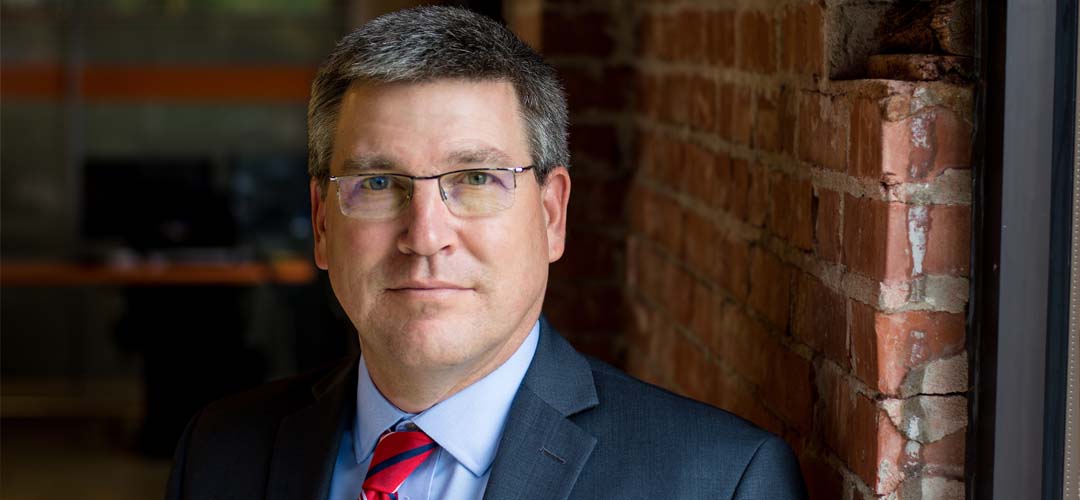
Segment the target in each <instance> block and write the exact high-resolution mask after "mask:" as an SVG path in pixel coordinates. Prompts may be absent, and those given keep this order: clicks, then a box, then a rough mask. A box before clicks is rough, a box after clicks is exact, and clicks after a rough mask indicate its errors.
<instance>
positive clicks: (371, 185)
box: [360, 175, 390, 191]
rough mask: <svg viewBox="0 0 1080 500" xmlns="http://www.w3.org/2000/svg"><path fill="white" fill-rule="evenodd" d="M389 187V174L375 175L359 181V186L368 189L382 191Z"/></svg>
mask: <svg viewBox="0 0 1080 500" xmlns="http://www.w3.org/2000/svg"><path fill="white" fill-rule="evenodd" d="M388 187H390V176H388V175H377V176H373V177H368V178H366V179H364V180H362V181H360V188H361V189H367V190H370V191H382V190H383V189H386V188H388Z"/></svg>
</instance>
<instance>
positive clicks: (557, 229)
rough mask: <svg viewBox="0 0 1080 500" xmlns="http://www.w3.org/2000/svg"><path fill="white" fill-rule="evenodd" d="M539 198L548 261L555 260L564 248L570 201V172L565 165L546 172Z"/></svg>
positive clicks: (560, 255)
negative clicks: (544, 228) (542, 208)
mask: <svg viewBox="0 0 1080 500" xmlns="http://www.w3.org/2000/svg"><path fill="white" fill-rule="evenodd" d="M541 198H542V199H541V203H543V205H544V225H545V226H546V227H547V241H548V262H555V261H557V260H559V258H560V257H562V254H563V249H564V248H566V206H567V203H568V202H569V201H570V173H569V172H568V171H567V170H566V167H555V168H553V169H552V170H551V171H550V172H548V175H547V179H546V180H545V182H544V186H543V187H542V188H541Z"/></svg>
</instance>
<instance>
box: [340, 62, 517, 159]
mask: <svg viewBox="0 0 1080 500" xmlns="http://www.w3.org/2000/svg"><path fill="white" fill-rule="evenodd" d="M519 110H520V106H519V104H518V99H517V93H516V92H515V90H514V87H513V85H512V84H511V83H510V82H508V81H501V80H498V81H472V80H450V79H447V80H436V81H433V82H424V83H393V84H370V83H354V84H353V85H351V86H350V87H349V89H348V90H347V91H346V92H345V95H344V96H343V97H342V102H341V108H340V113H339V116H338V125H337V130H336V133H335V140H334V159H333V162H332V168H334V169H335V170H340V169H341V168H342V167H343V166H344V165H352V164H355V163H357V161H356V160H360V159H364V158H372V157H378V158H380V162H382V163H394V164H397V165H398V166H401V167H402V169H403V170H416V169H417V168H423V169H430V168H436V167H440V166H446V165H451V164H453V163H455V162H461V161H462V159H469V158H474V159H475V158H478V157H480V159H479V160H477V161H487V160H493V159H500V160H502V159H505V161H504V162H509V163H511V164H516V163H521V164H523V165H524V164H527V163H528V159H529V155H528V147H527V141H526V134H525V130H524V120H523V119H522V117H521V113H520V111H519ZM479 153H483V154H479ZM386 166H387V167H389V166H393V165H386ZM500 166H509V165H500ZM417 173H429V172H428V171H425V172H419V171H417Z"/></svg>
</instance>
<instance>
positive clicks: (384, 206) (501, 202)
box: [338, 169, 517, 219]
mask: <svg viewBox="0 0 1080 500" xmlns="http://www.w3.org/2000/svg"><path fill="white" fill-rule="evenodd" d="M413 182H415V181H414V180H413V179H412V178H410V177H407V176H403V175H395V174H374V175H357V176H349V177H339V178H338V200H339V201H340V203H341V208H342V210H343V211H344V212H345V215H348V216H350V217H356V218H360V219H388V218H393V217H396V216H397V215H398V214H400V213H401V211H402V210H403V209H404V208H405V207H407V206H408V205H409V200H410V199H411V198H412V192H413ZM438 182H439V189H440V191H441V194H442V197H443V200H444V202H445V203H446V207H447V208H448V209H449V210H450V213H452V214H454V215H456V216H458V217H471V216H478V215H488V214H492V213H495V212H498V211H501V210H505V209H507V208H510V207H511V206H512V205H513V204H514V190H515V188H516V187H517V178H516V177H515V175H514V172H513V171H512V170H494V169H491V170H488V169H477V170H464V171H461V172H452V173H449V174H447V175H444V176H441V177H439V178H438Z"/></svg>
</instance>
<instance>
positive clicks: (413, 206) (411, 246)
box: [397, 179, 457, 257]
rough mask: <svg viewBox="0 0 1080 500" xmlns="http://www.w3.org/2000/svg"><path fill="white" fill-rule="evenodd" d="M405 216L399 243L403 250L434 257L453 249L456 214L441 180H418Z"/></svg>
mask: <svg viewBox="0 0 1080 500" xmlns="http://www.w3.org/2000/svg"><path fill="white" fill-rule="evenodd" d="M401 216H402V218H403V219H404V221H405V228H404V230H403V231H402V232H401V234H400V236H399V237H398V241H397V246H398V250H399V251H401V252H402V253H404V254H409V255H420V256H424V257H430V256H432V255H436V254H438V253H440V252H449V251H450V250H452V249H453V247H454V245H455V241H456V237H457V236H456V231H455V229H454V226H453V224H454V215H453V214H451V213H450V209H449V208H447V206H446V203H444V202H443V199H442V193H441V192H440V190H439V183H438V181H436V180H434V179H431V180H417V181H414V182H413V194H412V200H411V201H410V202H409V206H408V207H407V208H406V209H405V212H404V213H403V214H402V215H401Z"/></svg>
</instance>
